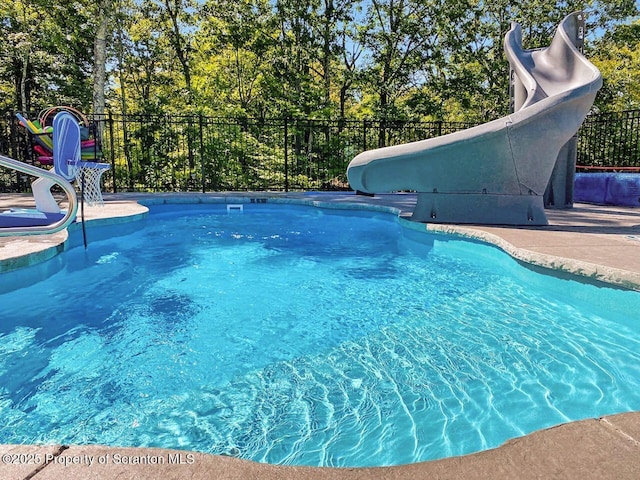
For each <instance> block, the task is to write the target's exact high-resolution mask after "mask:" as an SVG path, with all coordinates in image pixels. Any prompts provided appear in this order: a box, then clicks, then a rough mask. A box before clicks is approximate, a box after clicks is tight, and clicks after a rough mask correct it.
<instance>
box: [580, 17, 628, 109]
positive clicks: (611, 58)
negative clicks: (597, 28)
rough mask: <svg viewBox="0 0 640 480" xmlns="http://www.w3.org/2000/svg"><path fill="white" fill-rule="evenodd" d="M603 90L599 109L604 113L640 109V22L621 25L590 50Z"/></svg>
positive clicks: (597, 101) (598, 101)
mask: <svg viewBox="0 0 640 480" xmlns="http://www.w3.org/2000/svg"><path fill="white" fill-rule="evenodd" d="M590 57H591V60H592V61H593V63H594V64H595V65H596V66H597V67H598V68H599V69H600V72H601V73H602V76H603V79H604V81H603V86H602V89H601V90H600V92H599V93H598V97H597V98H596V103H595V106H596V108H597V109H598V110H600V111H620V110H632V109H638V108H640V21H636V22H635V23H632V24H630V25H619V26H617V27H616V28H615V29H613V30H611V31H609V32H607V34H606V35H605V36H604V37H603V38H602V39H600V40H599V41H597V42H596V43H595V44H594V45H593V47H592V48H591V49H590Z"/></svg>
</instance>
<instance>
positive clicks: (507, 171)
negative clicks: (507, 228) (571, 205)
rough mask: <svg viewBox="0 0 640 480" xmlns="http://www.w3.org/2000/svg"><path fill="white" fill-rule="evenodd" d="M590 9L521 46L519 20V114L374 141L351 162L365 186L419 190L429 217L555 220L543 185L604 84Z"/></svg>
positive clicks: (356, 184) (507, 41)
mask: <svg viewBox="0 0 640 480" xmlns="http://www.w3.org/2000/svg"><path fill="white" fill-rule="evenodd" d="M582 19H583V16H582V13H580V12H576V13H573V14H571V15H568V16H567V17H566V18H565V19H564V20H563V21H562V22H561V23H560V25H559V26H558V29H557V31H556V34H555V36H554V38H553V40H552V42H551V45H550V46H548V47H546V48H543V49H536V50H524V49H523V48H522V32H521V29H520V26H519V25H518V24H515V23H514V24H512V26H511V29H510V30H509V31H508V32H507V34H506V35H505V38H504V50H505V53H506V56H507V59H508V60H509V63H510V65H511V69H512V78H513V85H512V89H513V103H514V105H513V106H514V110H515V111H514V113H512V114H511V115H508V116H506V117H503V118H500V119H498V120H494V121H491V122H488V123H485V124H482V125H479V126H476V127H473V128H470V129H467V130H463V131H460V132H455V133H452V134H449V135H444V136H442V137H437V138H432V139H428V140H422V141H418V142H413V143H407V144H404V145H397V146H393V147H384V148H379V149H375V150H369V151H366V152H363V153H361V154H359V155H358V156H356V157H355V158H354V159H353V160H352V161H351V163H350V164H349V167H348V169H347V176H348V178H349V183H350V185H351V188H353V189H354V190H358V191H361V192H365V193H382V192H393V191H399V190H413V191H415V192H417V193H418V200H417V204H416V206H415V209H414V212H413V216H412V219H413V220H415V221H419V222H430V223H476V224H494V225H499V224H503V225H547V224H548V222H547V217H546V215H545V212H544V200H543V197H544V193H545V189H546V188H547V185H548V184H549V181H550V179H551V175H552V172H553V170H554V166H555V164H556V160H557V159H558V158H559V154H560V152H561V150H566V149H567V145H570V143H571V139H572V137H574V136H575V134H576V133H577V131H578V129H579V128H580V125H581V124H582V122H583V121H584V118H585V117H586V115H587V113H588V112H589V110H590V109H591V106H592V105H593V101H594V99H595V96H596V93H597V92H598V90H599V89H600V87H601V86H602V77H601V75H600V72H599V71H598V69H597V68H596V67H595V66H594V65H593V64H591V63H590V62H589V61H588V60H587V59H586V58H585V57H584V56H583V55H582V53H581V52H580V51H579V50H578V48H577V47H576V45H579V44H580V40H581V39H582V35H583V31H584V27H583V25H584V23H583V20H582Z"/></svg>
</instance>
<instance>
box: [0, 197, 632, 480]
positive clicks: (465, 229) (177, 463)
mask: <svg viewBox="0 0 640 480" xmlns="http://www.w3.org/2000/svg"><path fill="white" fill-rule="evenodd" d="M105 198H106V200H107V203H106V205H105V206H104V207H88V208H86V212H85V213H86V219H87V221H92V222H96V223H100V222H105V223H114V222H120V221H126V220H127V219H129V218H135V217H136V216H139V215H143V214H144V212H145V210H146V209H145V208H144V207H141V206H140V205H138V204H137V203H136V202H137V201H138V200H144V201H149V200H151V201H153V202H159V203H164V202H165V201H166V202H170V203H174V202H176V201H177V202H184V203H192V202H222V203H224V202H226V203H241V202H243V201H251V199H253V201H268V202H272V201H273V202H283V203H286V202H294V203H299V202H305V203H309V202H321V203H324V202H328V203H332V204H340V205H344V206H345V207H352V206H353V204H361V205H363V206H362V207H358V208H376V209H385V208H394V209H397V210H398V211H400V212H402V214H403V215H406V214H408V213H410V212H411V210H412V207H413V204H414V203H415V196H414V195H411V194H397V195H376V196H375V197H364V196H355V195H353V194H329V193H318V194H308V193H307V194H303V193H288V194H277V193H276V194H271V193H265V192H260V193H248V192H243V193H229V194H220V193H215V194H206V195H203V194H195V193H193V194H152V195H150V194H119V195H107V196H105ZM31 202H32V199H31V197H29V196H20V195H8V194H3V195H0V209H5V208H9V207H21V208H29V207H31ZM547 214H548V217H549V221H550V225H549V226H546V227H521V228H516V227H493V226H457V225H428V226H427V227H421V228H426V229H427V230H429V231H439V232H445V233H452V234H455V235H460V236H464V237H469V238H475V239H480V240H484V241H487V242H489V243H492V244H495V245H497V246H499V247H500V248H502V249H503V250H505V251H506V252H507V253H509V254H511V255H512V256H514V257H515V258H517V259H519V260H522V261H523V262H526V263H530V264H533V265H537V266H543V267H546V268H552V269H555V270H557V271H561V272H570V273H575V274H578V275H581V276H583V277H586V278H589V279H592V280H596V281H602V282H606V283H610V284H614V285H619V286H624V287H627V288H632V289H636V290H640V209H637V208H635V209H634V208H626V207H603V206H593V205H581V204H578V205H576V206H575V208H573V209H570V210H555V211H554V210H551V211H548V212H547ZM65 240H66V232H60V233H58V234H54V235H44V236H31V237H9V238H6V237H0V271H5V270H13V269H15V268H20V267H23V266H26V265H30V264H34V263H39V262H42V261H44V260H46V259H48V258H51V257H52V256H54V255H56V254H57V253H59V252H60V251H61V250H62V249H63V242H64V241H65ZM638 318H639V320H640V312H639V314H638ZM0 454H1V455H2V461H1V462H0V477H2V478H12V479H13V478H16V479H18V478H19V479H24V478H36V479H38V478H47V479H56V478H66V479H75V478H78V479H79V478H88V477H91V478H125V479H126V478H131V479H133V478H142V479H146V478H149V479H150V478H176V479H180V478H202V479H206V478H216V479H219V478H278V479H285V480H286V479H289V478H317V479H338V478H340V479H343V478H344V479H380V478H389V479H404V478H407V479H409V478H516V477H517V478H580V479H590V478H594V479H595V478H640V462H639V461H638V458H640V412H633V413H625V414H620V415H614V416H610V417H603V418H600V419H590V420H584V421H580V422H573V423H568V424H564V425H560V426H557V427H553V428H550V429H546V430H541V431H538V432H534V433H532V434H530V435H527V436H525V437H521V438H517V439H513V440H510V441H508V442H506V443H505V444H504V445H502V446H501V447H499V448H497V449H493V450H486V451H483V452H479V453H475V454H471V455H466V456H463V457H453V458H446V459H442V460H436V461H432V462H425V463H417V464H413V465H406V466H399V467H384V468H362V469H358V468H348V469H332V468H311V467H284V466H273V465H266V464H258V463H253V462H249V461H244V460H238V459H233V458H229V457H219V456H215V455H206V454H199V453H194V454H190V453H189V452H185V451H180V452H171V451H168V450H158V449H132V448H107V447H102V446H72V447H70V448H66V447H61V446H57V445H52V446H26V445H20V446H17V445H4V446H0ZM100 460H102V461H103V463H100ZM72 462H73V463H72Z"/></svg>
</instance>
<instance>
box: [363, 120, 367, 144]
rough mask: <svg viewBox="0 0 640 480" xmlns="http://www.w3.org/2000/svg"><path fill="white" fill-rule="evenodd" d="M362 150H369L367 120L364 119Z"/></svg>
mask: <svg viewBox="0 0 640 480" xmlns="http://www.w3.org/2000/svg"><path fill="white" fill-rule="evenodd" d="M362 151H363V152H366V151H367V121H366V120H363V121H362Z"/></svg>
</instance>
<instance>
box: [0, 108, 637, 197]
mask: <svg viewBox="0 0 640 480" xmlns="http://www.w3.org/2000/svg"><path fill="white" fill-rule="evenodd" d="M639 119H640V111H631V112H621V113H616V114H601V115H593V116H590V117H588V118H587V120H586V121H585V123H584V125H583V127H582V129H581V130H580V132H579V142H578V164H579V165H584V166H587V167H591V168H593V167H605V168H616V167H624V168H630V167H637V170H639V171H640V152H639V146H638V121H639ZM90 120H92V121H93V122H94V124H95V125H96V127H97V128H96V130H97V131H98V132H99V137H100V138H101V144H102V155H103V156H102V161H103V162H106V163H109V164H111V169H110V170H109V172H108V173H106V174H105V175H104V176H103V179H104V180H103V191H111V192H118V191H225V190H284V191H288V190H311V189H313V190H344V189H348V188H349V186H348V183H347V179H346V169H347V165H348V163H349V162H350V161H351V159H352V158H353V157H354V156H355V155H357V154H358V153H360V152H362V151H364V150H367V149H371V148H376V147H380V146H387V145H397V144H401V143H406V142H410V141H415V140H422V139H426V138H433V137H437V136H439V135H444V134H447V133H451V132H454V131H457V130H461V129H464V128H468V127H470V126H473V124H471V123H462V122H460V123H451V122H419V121H408V120H396V121H390V120H345V119H340V120H312V119H255V118H215V117H206V116H149V115H144V116H143V115H128V116H122V115H102V116H94V117H93V118H90ZM0 153H1V154H4V155H8V156H10V157H13V158H16V159H18V160H22V161H26V162H29V163H33V162H36V161H37V157H36V155H35V154H34V153H33V138H31V137H30V135H29V134H28V133H27V132H26V131H25V130H24V129H23V128H22V127H21V126H20V125H19V124H18V122H17V120H16V119H15V115H14V114H13V113H12V112H10V113H7V114H5V115H2V116H0ZM28 189H29V179H28V178H26V177H24V176H22V175H21V174H18V173H17V172H13V171H10V170H7V169H1V170H0V191H4V192H7V191H14V192H15V191H28Z"/></svg>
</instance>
